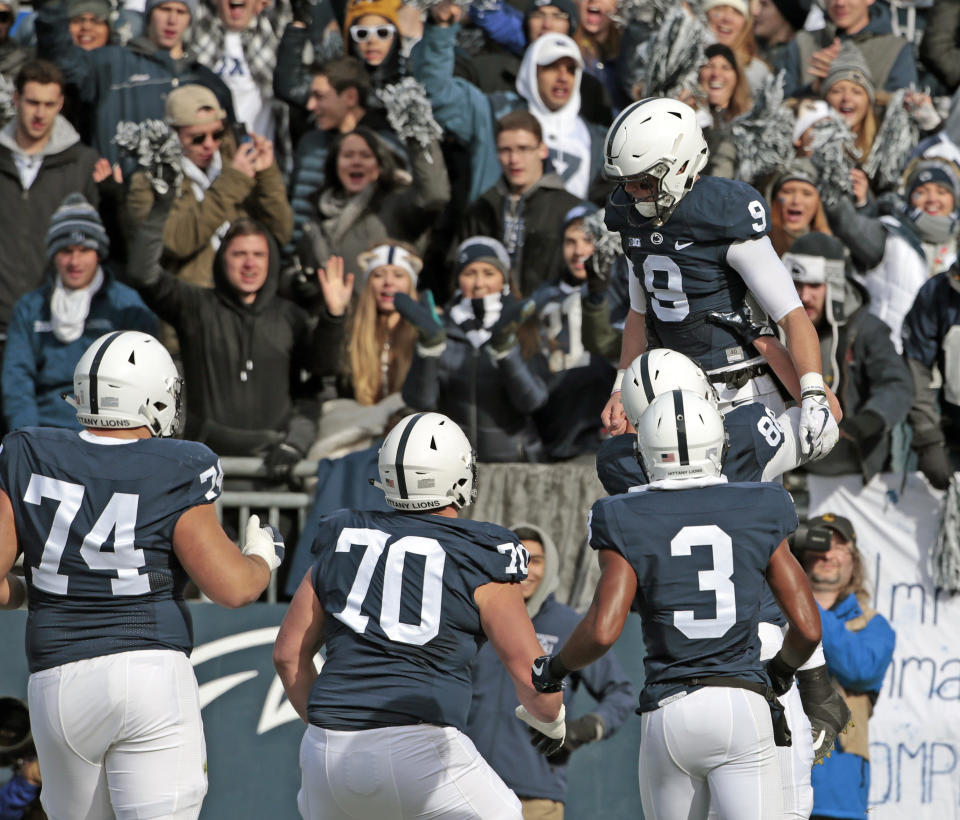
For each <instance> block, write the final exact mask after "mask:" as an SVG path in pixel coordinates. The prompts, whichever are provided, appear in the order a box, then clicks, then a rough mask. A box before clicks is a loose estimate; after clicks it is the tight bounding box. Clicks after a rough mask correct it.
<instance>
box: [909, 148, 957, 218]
mask: <svg viewBox="0 0 960 820" xmlns="http://www.w3.org/2000/svg"><path fill="white" fill-rule="evenodd" d="M927 182H935V183H936V184H937V185H940V186H941V187H943V188H946V189H947V190H948V191H950V193H951V194H952V195H953V205H954V210H956V209H957V208H958V206H960V178H958V177H957V173H956V171H955V170H954V169H953V168H951V167H950V166H949V165H947V164H946V163H943V162H935V161H930V160H924V161H923V162H920V163H918V164H917V167H916V168H915V169H914V170H913V173H911V174H910V176H909V177H908V178H907V184H906V186H905V188H906V192H907V199H909V198H910V196H911V195H912V194H913V192H914V190H916V189H917V188H918V187H920V186H921V185H923V184H925V183H927Z"/></svg>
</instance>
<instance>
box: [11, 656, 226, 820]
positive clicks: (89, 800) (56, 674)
mask: <svg viewBox="0 0 960 820" xmlns="http://www.w3.org/2000/svg"><path fill="white" fill-rule="evenodd" d="M28 698H29V706H30V728H31V730H32V732H33V740H34V744H35V745H36V747H37V760H38V761H39V763H40V771H41V773H42V775H43V789H42V790H41V792H40V802H41V803H42V804H43V809H44V811H45V812H46V813H47V817H49V818H50V820H113V817H114V816H116V817H117V818H118V820H146V818H169V820H194V819H195V818H196V817H197V816H198V815H199V814H200V806H201V804H202V803H203V797H204V795H205V794H206V793H207V773H206V765H207V750H206V745H205V743H204V738H203V723H202V722H201V720H200V701H199V697H198V694H197V679H196V677H195V676H194V674H193V668H192V667H191V666H190V660H189V659H188V658H187V656H186V655H184V654H183V653H182V652H176V651H174V650H165V649H148V650H138V651H135V652H119V653H117V654H116V655H102V656H100V657H97V658H88V659H85V660H81V661H74V662H72V663H65V664H62V665H61V666H55V667H53V668H52V669H45V670H43V671H42V672H35V673H34V674H32V675H31V676H30V683H29V687H28Z"/></svg>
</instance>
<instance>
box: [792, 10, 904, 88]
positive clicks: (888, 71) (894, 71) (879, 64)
mask: <svg viewBox="0 0 960 820" xmlns="http://www.w3.org/2000/svg"><path fill="white" fill-rule="evenodd" d="M834 38H839V39H840V41H841V42H843V41H845V40H851V41H852V42H853V43H854V45H856V47H857V48H858V49H860V52H861V53H862V54H863V57H864V59H865V60H866V63H867V66H868V68H869V69H870V75H871V77H872V78H873V84H874V86H875V87H876V88H878V89H881V88H882V89H884V90H885V91H896V90H897V89H898V88H907V87H908V86H910V84H911V83H913V84H915V85H916V84H917V82H918V80H917V65H916V63H915V62H914V59H913V46H912V45H911V44H910V43H909V42H908V41H907V40H906V39H904V38H903V37H897V36H895V35H894V34H893V33H892V30H891V26H890V9H889V7H887V6H886V4H884V3H874V4H873V5H871V6H870V20H869V22H868V23H867V25H866V26H865V27H864V28H863V29H862V30H861V31H858V32H857V33H856V34H847V33H846V32H843V31H840V30H838V29H837V27H836V26H835V25H834V24H833V23H831V22H830V21H829V19H828V20H827V24H826V26H825V27H824V28H822V29H820V30H819V31H798V32H797V36H796V37H795V38H794V39H793V40H791V41H790V43H789V44H788V47H787V53H786V56H785V60H784V62H785V70H786V77H785V78H784V92H785V95H786V96H788V97H790V96H793V97H797V96H801V94H802V92H804V91H805V90H808V89H809V87H810V85H811V83H812V82H813V81H814V79H816V78H815V77H814V76H813V75H812V74H811V73H810V71H809V68H808V67H809V65H810V57H811V56H812V55H813V53H814V52H815V51H819V50H820V49H822V48H826V47H827V46H829V45H830V44H831V43H832V42H833V41H834Z"/></svg>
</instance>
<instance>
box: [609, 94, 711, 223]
mask: <svg viewBox="0 0 960 820" xmlns="http://www.w3.org/2000/svg"><path fill="white" fill-rule="evenodd" d="M603 155H604V164H603V173H604V176H606V177H607V179H612V180H615V181H617V182H619V183H621V184H623V183H625V182H631V181H634V180H644V179H649V180H651V181H652V182H654V183H655V190H656V193H655V195H654V196H653V198H652V199H650V200H649V201H644V202H637V203H636V205H635V207H636V209H637V211H638V212H639V213H640V215H641V216H642V217H645V218H647V219H650V218H652V217H656V218H658V219H659V220H660V221H661V222H662V221H665V220H666V219H667V218H668V217H669V216H670V214H671V213H673V210H674V208H676V207H677V205H678V204H679V203H680V200H681V199H683V197H684V196H685V195H686V194H687V192H688V191H689V190H690V188H691V187H692V186H693V182H694V180H695V179H696V177H697V174H699V173H700V171H702V170H703V167H704V166H705V165H706V164H707V160H708V159H709V158H710V152H709V150H708V148H707V142H706V140H705V139H704V138H703V132H702V131H701V130H700V126H699V125H698V124H697V115H696V114H695V113H694V110H693V109H692V108H691V107H690V106H689V105H687V104H686V103H682V102H680V101H679V100H674V99H670V98H669V97H648V98H646V99H643V100H639V101H637V102H635V103H633V104H632V105H629V106H627V107H626V108H625V109H624V110H623V111H622V112H621V113H620V116H619V117H617V119H616V120H614V122H613V125H611V126H610V130H608V131H607V137H606V139H605V140H604V145H603Z"/></svg>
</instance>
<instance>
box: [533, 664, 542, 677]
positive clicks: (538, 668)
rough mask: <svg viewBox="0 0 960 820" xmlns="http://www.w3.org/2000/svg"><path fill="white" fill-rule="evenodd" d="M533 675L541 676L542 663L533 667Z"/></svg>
mask: <svg viewBox="0 0 960 820" xmlns="http://www.w3.org/2000/svg"><path fill="white" fill-rule="evenodd" d="M533 674H534V675H537V676H538V677H539V676H540V675H542V674H543V663H542V662H541V663H535V664H534V665H533Z"/></svg>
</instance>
